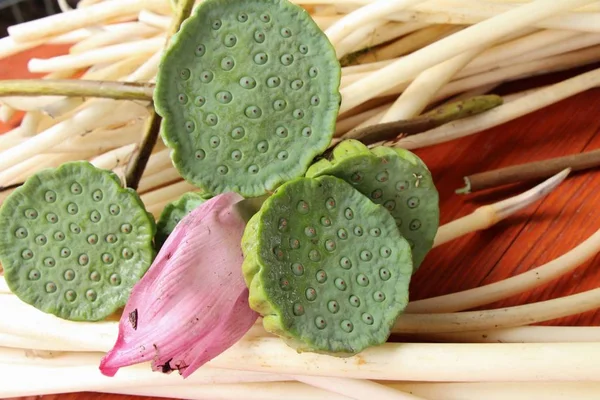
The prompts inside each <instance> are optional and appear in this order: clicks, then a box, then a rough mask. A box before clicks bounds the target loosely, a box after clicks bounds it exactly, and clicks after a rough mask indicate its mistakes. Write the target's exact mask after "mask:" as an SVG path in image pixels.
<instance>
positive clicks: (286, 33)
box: [279, 28, 292, 38]
mask: <svg viewBox="0 0 600 400" xmlns="http://www.w3.org/2000/svg"><path fill="white" fill-rule="evenodd" d="M279 33H281V36H283V37H284V38H289V37H291V36H292V30H291V29H290V28H281V31H279Z"/></svg>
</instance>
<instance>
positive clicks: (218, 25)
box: [211, 19, 223, 31]
mask: <svg viewBox="0 0 600 400" xmlns="http://www.w3.org/2000/svg"><path fill="white" fill-rule="evenodd" d="M222 24H223V23H222V22H221V20H220V19H215V20H214V21H213V23H212V25H211V26H212V28H213V29H214V30H215V31H218V30H219V29H221V25H222Z"/></svg>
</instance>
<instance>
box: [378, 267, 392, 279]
mask: <svg viewBox="0 0 600 400" xmlns="http://www.w3.org/2000/svg"><path fill="white" fill-rule="evenodd" d="M379 277H380V278H381V279H382V280H384V281H387V280H389V279H390V278H391V277H392V274H391V273H390V270H389V269H387V268H385V267H384V268H381V269H379Z"/></svg>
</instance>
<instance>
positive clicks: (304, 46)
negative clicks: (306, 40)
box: [298, 44, 308, 54]
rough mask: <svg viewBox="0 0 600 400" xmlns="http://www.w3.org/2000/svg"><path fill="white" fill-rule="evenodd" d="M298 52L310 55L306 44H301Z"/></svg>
mask: <svg viewBox="0 0 600 400" xmlns="http://www.w3.org/2000/svg"><path fill="white" fill-rule="evenodd" d="M298 51H299V52H300V53H302V54H306V53H308V46H307V45H305V44H301V45H300V46H298Z"/></svg>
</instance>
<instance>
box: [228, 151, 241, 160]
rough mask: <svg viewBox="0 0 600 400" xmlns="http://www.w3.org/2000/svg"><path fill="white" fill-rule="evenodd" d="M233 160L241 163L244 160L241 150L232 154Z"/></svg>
mask: <svg viewBox="0 0 600 400" xmlns="http://www.w3.org/2000/svg"><path fill="white" fill-rule="evenodd" d="M231 159H232V160H234V161H240V160H241V159H242V152H241V151H239V150H234V151H232V152H231Z"/></svg>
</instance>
